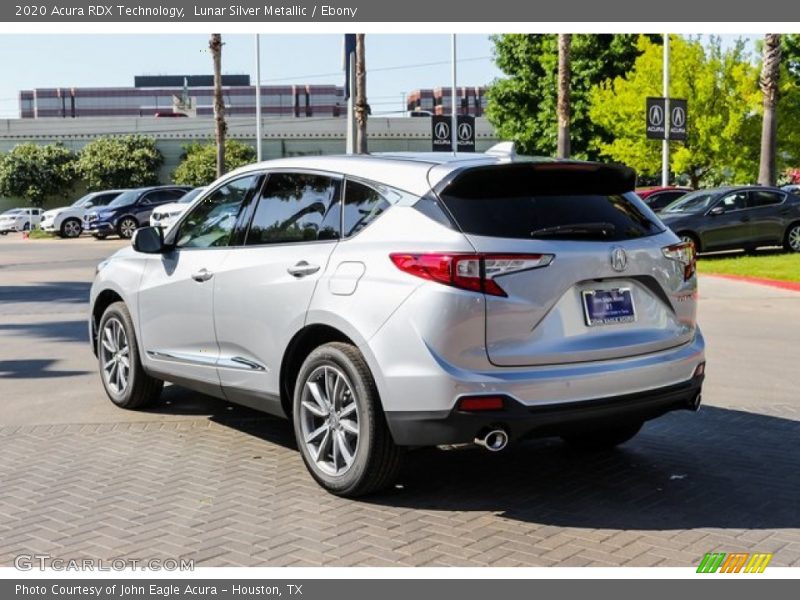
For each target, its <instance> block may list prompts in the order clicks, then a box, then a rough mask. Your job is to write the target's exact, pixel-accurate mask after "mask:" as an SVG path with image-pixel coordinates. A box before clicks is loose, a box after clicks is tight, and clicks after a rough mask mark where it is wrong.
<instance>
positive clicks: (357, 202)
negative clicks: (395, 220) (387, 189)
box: [344, 179, 391, 237]
mask: <svg viewBox="0 0 800 600" xmlns="http://www.w3.org/2000/svg"><path fill="white" fill-rule="evenodd" d="M390 206H391V204H390V203H389V201H388V200H387V199H386V198H385V196H384V195H383V194H381V193H380V192H379V191H378V190H376V189H375V188H374V187H371V186H369V185H365V184H363V183H360V182H358V181H353V180H351V179H348V180H347V181H346V182H345V192H344V236H345V237H350V236H352V235H355V234H357V233H358V232H359V231H361V230H362V229H364V228H365V227H366V226H367V225H369V224H370V223H372V221H374V220H375V219H376V218H378V217H379V216H380V215H381V214H382V213H383V212H384V211H385V210H386V209H387V208H389V207H390Z"/></svg>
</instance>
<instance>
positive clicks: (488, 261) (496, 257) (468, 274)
mask: <svg viewBox="0 0 800 600" xmlns="http://www.w3.org/2000/svg"><path fill="white" fill-rule="evenodd" d="M389 258H391V259H392V262H393V263H394V264H395V266H396V267H397V268H398V269H400V270H401V271H404V272H406V273H409V274H411V275H415V276H416V277H421V278H422V279H428V280H430V281H436V282H438V283H443V284H444V285H449V286H452V287H456V288H459V289H462V290H470V291H473V292H483V293H484V294H489V295H492V296H507V295H508V294H506V293H505V291H504V290H503V288H501V287H500V285H499V284H498V283H497V281H495V278H496V277H499V276H501V275H508V274H510V273H516V272H518V271H527V270H529V269H538V268H540V267H546V266H547V265H549V264H550V263H551V262H553V258H555V256H554V255H553V254H462V253H420V254H414V253H394V254H390V255H389Z"/></svg>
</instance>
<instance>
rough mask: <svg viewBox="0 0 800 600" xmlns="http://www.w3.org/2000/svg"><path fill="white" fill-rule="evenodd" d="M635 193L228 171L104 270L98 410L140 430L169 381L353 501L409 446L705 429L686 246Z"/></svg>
mask: <svg viewBox="0 0 800 600" xmlns="http://www.w3.org/2000/svg"><path fill="white" fill-rule="evenodd" d="M634 184H635V175H634V173H633V171H632V170H630V169H628V168H626V167H620V166H610V165H602V164H595V163H581V162H556V161H552V160H543V159H541V160H535V159H528V158H524V159H523V158H515V157H510V156H493V155H480V154H473V155H458V156H451V155H447V154H399V155H373V156H358V157H356V156H346V157H345V156H328V157H304V158H293V159H282V160H275V161H270V162H265V163H261V164H257V165H251V166H248V167H245V168H242V169H239V170H237V171H235V172H232V173H230V174H229V175H227V176H225V177H223V178H222V179H220V180H219V181H217V182H215V183H214V184H212V185H211V186H210V187H209V189H208V190H207V192H206V193H205V194H203V195H202V196H201V197H200V198H198V199H197V200H195V201H194V203H193V204H192V206H191V207H190V208H189V209H188V210H187V211H186V213H185V214H184V215H183V216H182V217H181V220H180V221H179V222H178V223H177V224H176V225H175V226H174V227H173V228H172V229H170V230H169V232H167V233H166V234H164V233H163V232H162V231H161V230H160V229H158V228H143V229H139V230H137V232H136V235H135V237H134V240H133V247H132V248H126V249H123V250H121V251H119V252H118V253H117V254H115V255H114V256H112V257H111V258H110V259H108V260H107V261H105V262H104V263H102V264H101V265H100V266H99V267H98V274H97V277H96V280H95V282H94V285H93V287H92V292H91V339H92V340H93V343H94V349H95V352H96V354H97V357H98V360H99V367H100V372H101V375H102V382H103V385H104V386H105V390H106V393H107V394H108V396H109V398H110V399H111V400H112V401H113V402H114V403H115V404H117V405H119V406H122V407H125V408H140V407H143V406H145V405H146V404H148V403H150V402H153V401H155V400H156V399H157V398H158V396H159V392H160V391H161V387H162V385H163V382H164V381H170V382H174V383H177V384H179V385H182V386H184V387H187V388H190V389H193V390H197V391H200V392H203V393H206V394H210V395H212V396H216V397H218V398H224V399H226V400H228V401H231V402H234V403H239V404H243V405H246V406H249V407H253V408H256V409H258V410H262V411H265V412H267V413H271V414H274V415H279V416H283V417H289V418H291V419H292V421H293V424H294V431H295V434H296V436H297V442H298V446H299V448H300V452H301V453H302V457H303V459H304V461H305V463H306V465H307V467H308V470H309V471H310V473H311V475H312V476H313V477H314V478H315V479H316V480H317V481H318V482H319V483H320V484H321V485H322V486H323V487H325V488H326V489H328V490H330V491H331V492H333V493H336V494H339V495H343V496H356V495H360V494H365V493H369V492H372V491H375V490H377V489H380V488H382V487H385V486H386V485H388V484H390V483H391V482H392V480H393V478H394V477H395V475H396V474H397V471H398V469H399V468H400V464H401V459H402V456H403V453H404V451H405V450H406V449H408V448H411V447H419V446H433V445H458V444H466V443H476V444H478V445H481V446H483V447H485V448H487V449H489V450H494V451H498V450H502V449H503V448H504V447H505V446H506V444H507V442H508V441H509V440H516V439H519V438H522V437H526V436H552V435H557V436H561V437H563V438H564V439H565V440H566V441H567V442H569V443H571V444H574V445H576V446H579V447H581V448H591V449H597V448H602V447H609V446H614V445H616V444H621V443H623V442H625V441H627V440H628V439H630V438H631V437H633V436H634V435H635V434H636V432H637V431H638V430H639V429H640V427H641V426H642V423H643V422H644V421H646V420H648V419H652V418H654V417H657V416H659V415H662V414H664V413H666V412H668V411H671V410H675V409H690V410H693V409H696V408H697V407H698V405H699V402H700V390H701V385H702V381H703V372H704V367H705V359H704V342H703V337H702V335H701V333H700V330H699V328H698V327H697V325H696V322H695V313H696V301H697V280H696V276H695V256H694V250H693V247H692V246H691V244H690V243H682V242H681V240H680V239H678V237H677V236H676V235H675V234H674V233H672V232H671V231H669V230H668V229H666V228H665V227H664V226H663V225H662V224H661V222H660V221H659V219H658V217H656V216H655V215H654V214H653V213H652V212H651V211H650V210H649V209H648V208H647V206H646V205H645V204H644V203H643V202H642V201H641V200H639V199H638V197H637V196H636V195H635V194H634V193H633V192H632V190H633V189H634Z"/></svg>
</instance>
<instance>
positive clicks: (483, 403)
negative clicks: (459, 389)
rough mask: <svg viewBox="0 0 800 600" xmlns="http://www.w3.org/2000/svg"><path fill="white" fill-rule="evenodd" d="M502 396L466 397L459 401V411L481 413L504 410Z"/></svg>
mask: <svg viewBox="0 0 800 600" xmlns="http://www.w3.org/2000/svg"><path fill="white" fill-rule="evenodd" d="M504 404H505V403H504V401H503V397H502V396H465V397H464V398H461V399H460V400H459V401H458V410H463V411H465V412H480V411H484V410H503V406H504Z"/></svg>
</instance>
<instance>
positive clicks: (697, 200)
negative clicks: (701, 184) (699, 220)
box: [664, 192, 717, 214]
mask: <svg viewBox="0 0 800 600" xmlns="http://www.w3.org/2000/svg"><path fill="white" fill-rule="evenodd" d="M716 198H717V196H716V194H714V193H713V192H692V193H690V194H686V195H685V196H682V197H681V198H678V199H677V200H676V201H675V202H673V203H672V204H670V205H669V206H667V208H665V209H664V212H665V213H692V214H697V213H704V212H706V211H707V210H708V209H709V208H711V205H712V204H714V200H716Z"/></svg>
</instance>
